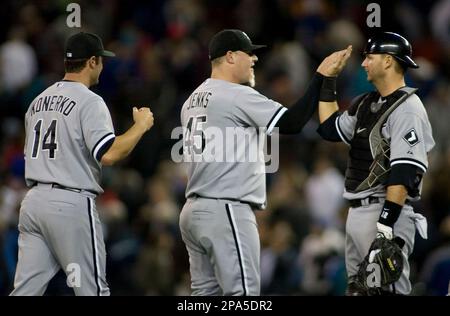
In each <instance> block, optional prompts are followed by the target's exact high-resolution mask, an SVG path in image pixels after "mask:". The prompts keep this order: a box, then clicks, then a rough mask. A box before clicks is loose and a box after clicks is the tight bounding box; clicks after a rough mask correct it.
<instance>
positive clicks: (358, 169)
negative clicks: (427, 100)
mask: <svg viewBox="0 0 450 316" xmlns="http://www.w3.org/2000/svg"><path fill="white" fill-rule="evenodd" d="M416 90H417V89H412V88H408V87H405V88H402V89H399V90H397V91H395V92H394V93H392V94H391V95H389V96H388V97H386V98H385V99H384V100H382V101H380V94H379V93H378V92H370V93H368V94H367V95H366V96H365V97H363V98H362V100H361V101H360V104H359V106H358V110H357V114H356V115H357V122H356V125H355V130H354V135H353V138H352V140H351V142H350V152H349V157H350V159H349V160H348V165H347V170H346V172H345V188H346V190H347V191H348V192H360V191H364V190H367V189H369V188H371V187H374V186H376V185H378V184H380V183H384V181H385V180H386V179H387V176H388V172H389V170H390V164H389V147H390V144H389V142H388V141H387V140H386V139H385V138H384V137H383V136H382V133H381V129H382V127H383V125H384V123H385V122H386V120H387V118H388V116H389V114H391V113H392V111H394V110H395V109H396V108H397V107H398V106H399V105H400V104H401V103H403V102H404V101H405V100H406V99H407V98H408V97H409V96H410V95H411V94H413V93H414V92H415V91H416Z"/></svg>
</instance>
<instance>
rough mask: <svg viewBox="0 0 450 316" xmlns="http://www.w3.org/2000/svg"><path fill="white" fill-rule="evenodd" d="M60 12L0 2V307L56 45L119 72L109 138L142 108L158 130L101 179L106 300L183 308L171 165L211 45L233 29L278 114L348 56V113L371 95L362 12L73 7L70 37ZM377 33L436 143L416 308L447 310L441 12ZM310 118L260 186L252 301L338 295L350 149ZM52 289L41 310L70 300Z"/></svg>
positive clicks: (404, 7) (404, 17)
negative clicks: (169, 300) (329, 139)
mask: <svg viewBox="0 0 450 316" xmlns="http://www.w3.org/2000/svg"><path fill="white" fill-rule="evenodd" d="M70 2H71V1H63V0H53V1H51V0H47V1H46V0H36V1H24V0H22V1H20V0H5V1H2V10H1V11H0V25H1V27H0V295H7V294H8V293H9V291H10V290H11V287H12V284H13V278H14V270H15V264H16V261H17V237H18V231H17V221H18V212H19V207H20V202H21V199H22V198H23V196H24V194H25V193H26V191H27V188H26V186H25V184H24V179H23V177H24V160H23V138H24V126H23V115H24V113H25V111H26V109H27V107H28V105H29V104H30V102H31V101H32V100H33V98H34V97H35V96H36V95H37V94H39V93H40V92H41V91H43V90H44V89H45V88H46V87H47V86H48V85H51V84H52V83H54V82H55V81H57V80H60V79H61V78H62V77H63V74H64V68H63V48H64V41H65V39H66V38H67V37H68V36H69V35H71V34H73V33H75V32H78V31H80V30H85V31H90V32H94V33H97V34H99V35H100V36H101V37H102V38H103V40H104V42H105V45H106V46H107V49H109V50H112V51H114V52H116V55H117V58H114V59H108V60H106V62H105V65H104V70H103V73H102V75H101V77H100V84H99V85H98V86H96V87H94V88H93V90H94V91H95V92H97V93H98V94H100V95H101V96H102V97H103V98H104V100H105V101H106V103H107V104H108V107H109V108H110V111H111V114H112V117H113V121H114V125H115V129H116V133H117V134H121V133H122V132H124V131H125V130H126V129H127V128H128V127H129V126H130V125H131V124H132V107H133V106H150V108H151V110H152V111H153V113H154V115H155V125H154V127H153V128H152V129H151V131H150V132H149V133H147V134H146V135H145V136H144V137H143V139H142V141H141V143H140V144H139V145H138V146H137V147H136V150H135V151H134V152H133V153H132V154H131V156H130V157H129V158H127V160H126V161H124V162H123V163H120V164H119V165H117V166H114V167H108V168H104V171H103V187H104V188H105V193H104V194H103V195H102V196H100V197H98V199H97V207H98V210H99V213H100V217H101V219H102V221H103V226H104V227H103V230H104V235H105V240H106V247H107V279H108V281H109V284H110V288H111V293H112V294H113V295H189V285H190V279H189V271H188V257H187V252H186V250H185V248H184V244H183V243H182V240H181V237H180V233H179V228H178V218H179V212H180V210H181V207H182V205H183V203H184V201H185V199H184V189H185V184H186V174H185V170H184V166H183V165H182V164H176V163H174V162H172V160H171V158H170V157H171V156H170V151H171V147H172V145H173V144H174V143H175V142H176V140H174V139H171V138H170V135H171V131H172V129H173V128H174V127H176V126H179V125H180V121H179V112H180V108H181V106H182V104H183V102H184V100H185V99H186V98H187V97H188V96H189V94H190V93H191V92H192V90H193V89H194V88H195V87H196V86H197V85H198V84H200V83H201V82H202V81H203V80H204V79H206V78H207V77H208V76H209V72H210V65H209V62H208V50H207V47H208V40H209V39H210V38H211V36H212V35H213V34H214V33H216V32H217V31H219V30H221V29H223V28H239V29H242V30H244V31H245V32H247V34H249V36H250V37H251V38H252V39H253V41H254V42H255V43H258V44H259V43H263V44H267V45H268V46H269V47H268V48H267V49H265V50H262V51H261V52H260V53H259V54H258V57H259V62H258V63H257V65H256V67H255V71H256V79H257V87H256V88H257V90H259V91H260V92H262V93H263V94H265V95H267V96H268V97H270V98H272V99H274V100H276V101H278V102H280V103H282V104H284V105H285V106H289V105H290V104H292V103H293V102H294V101H296V100H297V98H298V97H299V96H301V95H302V94H303V92H304V91H305V89H306V87H307V85H308V82H309V80H310V78H311V77H312V74H313V73H314V71H315V69H316V67H317V65H318V64H319V63H320V61H321V60H322V59H323V58H324V57H325V56H326V55H327V54H329V53H330V52H331V51H333V50H337V49H342V48H344V47H346V46H347V45H348V44H352V45H353V52H354V54H353V56H352V57H351V60H350V61H349V63H348V65H347V67H346V68H345V70H344V72H343V73H342V74H341V75H340V77H339V80H338V99H339V104H340V107H341V108H342V109H343V110H344V109H345V108H346V107H347V106H348V105H349V104H350V102H351V100H352V98H353V97H355V96H356V95H358V94H360V93H363V92H366V91H369V90H371V89H373V87H372V86H371V85H370V84H369V83H367V81H366V76H365V72H364V71H363V69H362V68H361V67H360V64H361V62H362V55H361V54H360V52H362V50H363V47H364V45H365V42H366V39H367V37H368V36H370V35H371V34H372V32H373V31H374V30H373V29H370V28H368V27H367V26H366V18H367V15H368V12H367V11H366V7H367V4H368V3H369V2H372V1H367V2H364V1H357V0H341V1H333V0H227V1H225V0H214V1H213V0H165V1H164V0H152V1H137V0H131V1H119V0H108V1H107V0H93V1H76V2H77V3H79V4H80V7H81V24H82V28H81V29H79V28H72V29H71V28H68V27H67V25H66V18H67V15H68V14H69V13H68V12H66V7H67V4H68V3H70ZM380 5H381V27H382V30H385V31H397V32H399V33H401V34H403V35H404V36H405V37H407V38H408V39H409V40H410V42H411V43H412V45H413V52H414V58H415V60H416V61H417V63H418V64H419V65H420V68H419V69H418V70H412V71H410V72H409V73H408V74H407V83H408V84H409V85H410V86H413V87H418V88H419V91H418V94H419V96H420V97H421V99H422V100H423V102H424V104H425V107H426V109H427V111H428V115H429V118H430V121H431V124H432V127H433V136H434V138H435V140H436V143H437V145H436V147H435V148H434V150H433V151H432V152H431V153H430V157H429V160H430V168H429V172H428V174H427V175H426V177H425V181H424V188H423V198H422V200H421V202H419V203H417V204H416V205H415V210H416V211H417V212H421V213H423V214H424V215H425V216H426V217H427V218H428V224H429V239H427V240H423V239H420V237H418V238H417V239H416V247H415V251H414V253H413V255H412V257H411V280H412V282H413V293H412V294H413V295H445V294H446V293H447V290H448V285H449V280H450V137H449V136H450V124H449V123H448V122H449V121H447V120H449V119H450V28H449V27H448V26H449V25H450V0H439V1H420V0H409V1H397V0H392V1H389V5H388V6H387V4H385V3H382V2H380ZM317 126H318V123H317V119H316V118H314V119H313V120H311V122H309V123H308V125H307V126H306V127H305V129H304V130H303V131H302V133H301V134H299V135H297V136H290V137H288V136H286V137H281V139H280V160H281V161H280V168H279V171H278V172H277V173H274V174H268V175H267V180H268V188H267V189H268V210H265V211H262V212H257V219H258V225H259V230H260V236H261V247H262V249H261V274H262V294H264V295H343V294H344V291H345V286H346V275H345V262H344V253H343V252H344V240H345V235H344V223H345V218H346V212H347V207H348V205H347V203H346V201H345V200H343V199H342V192H343V172H344V170H345V167H346V158H347V150H348V149H347V147H346V146H345V145H343V144H332V143H325V142H324V141H322V140H321V139H319V136H318V134H317V133H316V129H317ZM71 293H72V292H71V290H70V289H68V288H67V287H66V282H65V278H64V274H63V273H60V274H58V275H57V277H55V279H54V280H52V282H51V283H50V286H49V288H48V291H47V294H49V295H52V294H67V295H70V294H71Z"/></svg>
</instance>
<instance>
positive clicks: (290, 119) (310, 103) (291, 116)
mask: <svg viewBox="0 0 450 316" xmlns="http://www.w3.org/2000/svg"><path fill="white" fill-rule="evenodd" d="M323 78H324V77H323V75H321V74H320V73H315V74H314V77H313V79H312V80H311V83H310V84H309V87H308V90H307V91H306V92H305V94H304V96H303V97H301V98H300V99H299V100H298V101H297V102H295V103H294V104H293V105H292V106H290V107H289V109H288V110H287V111H286V112H285V113H284V114H283V116H282V117H281V118H280V119H279V120H278V122H277V124H276V126H277V127H279V132H280V133H281V134H296V133H299V132H300V131H301V130H302V128H303V126H305V124H306V123H307V122H308V121H309V119H310V118H311V116H312V115H313V114H314V112H315V111H316V109H317V103H318V102H319V94H320V88H321V86H322V81H323Z"/></svg>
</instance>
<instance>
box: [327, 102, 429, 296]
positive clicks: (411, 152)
mask: <svg viewBox="0 0 450 316" xmlns="http://www.w3.org/2000/svg"><path fill="white" fill-rule="evenodd" d="M382 102H383V99H382V98H380V99H379V100H378V104H382ZM356 126H357V115H350V114H349V112H348V111H345V112H344V113H342V114H341V115H340V116H337V117H336V120H335V127H336V130H337V132H338V134H339V136H340V138H341V139H342V141H344V142H345V143H347V144H349V143H350V141H351V140H352V138H353V137H354V136H355V135H356V134H359V133H362V132H363V131H364V130H365V129H366V128H364V127H358V128H356ZM381 132H382V134H383V136H384V137H385V138H386V139H387V140H388V141H389V142H390V157H389V161H390V165H391V166H394V165H396V164H411V165H414V166H416V167H418V168H420V169H421V170H422V171H423V172H424V173H425V172H426V171H427V168H428V159H427V154H428V152H429V151H430V150H431V149H432V148H433V146H434V140H433V136H432V130H431V125H430V122H429V121H428V116H427V113H426V111H425V108H424V106H423V104H422V102H421V101H420V99H419V97H418V96H417V95H415V94H412V95H411V96H410V97H409V98H407V99H406V100H405V101H404V102H403V103H401V104H400V105H399V106H398V107H397V108H396V109H395V110H394V111H393V112H392V113H391V114H390V115H389V116H388V118H387V120H386V122H385V124H384V125H383V127H382V130H381ZM421 185H422V183H420V184H419V194H420V187H421ZM369 196H373V197H379V198H380V200H379V201H378V202H377V203H373V204H369V203H368V202H367V201H366V204H363V205H361V206H359V207H351V208H350V210H349V213H348V216H347V222H346V242H345V243H346V248H345V258H346V270H347V274H348V277H349V280H352V278H353V276H354V275H355V274H356V273H357V271H358V267H359V263H360V262H361V261H362V260H363V258H364V257H365V256H366V254H367V252H368V251H369V247H370V245H371V243H372V241H373V240H374V239H375V237H376V233H377V228H376V223H377V221H378V219H379V216H380V213H381V209H382V205H383V203H384V198H385V197H386V187H385V185H382V184H380V185H378V186H375V187H373V188H369V189H367V190H363V191H361V192H356V193H354V192H349V191H347V190H346V191H345V192H344V197H345V198H347V199H349V200H353V199H364V198H366V197H369ZM419 197H420V195H418V196H416V197H411V196H409V197H408V199H410V200H412V199H418V198H419ZM422 219H424V218H423V217H422V215H420V214H416V213H414V211H413V208H412V207H411V206H410V205H408V204H405V205H404V206H403V208H402V211H401V213H400V217H399V218H398V220H397V221H396V223H395V225H394V227H393V231H394V234H395V235H396V236H399V237H401V238H402V239H403V240H404V241H405V245H404V247H403V248H402V252H403V256H404V269H403V272H402V275H401V277H400V279H399V280H398V281H397V282H396V283H395V284H394V285H392V286H390V287H388V288H386V289H385V290H388V291H391V292H394V293H397V294H405V295H407V294H409V293H410V291H411V283H410V280H409V273H410V269H409V263H408V257H409V256H410V254H411V253H412V251H413V248H414V238H415V231H416V227H419V226H420V225H422V223H423V222H422ZM415 226H416V227H415Z"/></svg>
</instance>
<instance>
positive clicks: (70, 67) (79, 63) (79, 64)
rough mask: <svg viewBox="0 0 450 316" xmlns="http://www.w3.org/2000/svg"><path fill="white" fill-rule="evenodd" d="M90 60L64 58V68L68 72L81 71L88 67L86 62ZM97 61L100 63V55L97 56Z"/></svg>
mask: <svg viewBox="0 0 450 316" xmlns="http://www.w3.org/2000/svg"><path fill="white" fill-rule="evenodd" d="M88 60H89V58H80V59H64V70H65V71H66V73H74V72H75V73H79V72H81V71H82V70H83V69H84V67H86V62H87V61H88ZM95 62H96V63H97V64H98V63H99V62H100V57H98V56H95Z"/></svg>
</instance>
